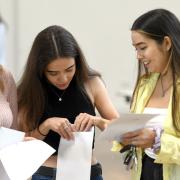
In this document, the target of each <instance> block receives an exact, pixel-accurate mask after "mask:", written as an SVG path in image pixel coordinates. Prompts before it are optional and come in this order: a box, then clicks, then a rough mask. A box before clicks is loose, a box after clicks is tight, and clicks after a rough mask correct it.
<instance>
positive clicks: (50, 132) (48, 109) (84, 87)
mask: <svg viewBox="0 0 180 180" xmlns="http://www.w3.org/2000/svg"><path fill="white" fill-rule="evenodd" d="M18 105H19V126H20V129H21V130H23V131H25V132H27V135H30V136H33V137H35V138H38V139H41V140H43V141H45V142H46V143H48V144H49V145H51V146H52V147H53V148H55V149H56V150H57V149H58V145H59V140H60V137H61V136H62V137H63V138H65V139H67V140H72V139H73V138H74V136H73V132H74V131H88V130H90V128H91V127H92V126H94V125H95V126H97V127H99V128H100V129H101V130H103V129H104V128H105V127H106V125H107V123H108V120H112V119H114V118H117V117H118V113H117V111H116V109H115V108H114V106H113V105H112V103H111V101H110V99H109V97H108V94H107V90H106V88H105V86H104V84H103V82H102V80H101V79H100V74H99V73H97V72H96V71H94V70H92V69H91V68H89V66H88V65H87V63H86V60H85V58H84V55H83V53H82V51H81V49H80V47H79V45H78V43H77V42H76V40H75V39H74V37H73V36H72V34H70V33H69V32H68V31H67V30H65V29H64V28H62V27H60V26H50V27H48V28H46V29H44V30H43V31H41V32H40V33H39V34H38V35H37V37H36V38H35V41H34V43H33V46H32V49H31V51H30V54H29V57H28V61H27V65H26V69H25V72H24V74H23V76H22V79H21V81H20V83H19V86H18ZM95 108H97V110H98V112H99V113H100V115H101V117H98V116H96V114H95ZM56 154H57V152H56V153H55V154H53V156H51V157H50V158H49V159H48V160H47V161H46V162H45V163H44V164H43V166H42V167H40V169H39V170H38V172H37V173H36V174H35V175H33V177H32V178H33V180H36V179H41V177H42V176H43V177H44V176H45V177H46V178H47V179H48V178H49V179H50V180H52V179H54V177H55V168H56V162H57V156H56ZM53 176H54V177H53ZM91 179H92V180H101V179H102V176H101V168H100V166H99V164H98V163H97V160H96V159H95V158H94V156H92V167H91Z"/></svg>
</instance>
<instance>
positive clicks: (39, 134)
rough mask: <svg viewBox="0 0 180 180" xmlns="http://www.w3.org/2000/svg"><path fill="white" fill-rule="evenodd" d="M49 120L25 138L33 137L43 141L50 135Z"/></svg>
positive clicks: (27, 133) (28, 133)
mask: <svg viewBox="0 0 180 180" xmlns="http://www.w3.org/2000/svg"><path fill="white" fill-rule="evenodd" d="M49 130H50V129H49V125H48V120H46V121H45V122H43V123H42V124H40V125H39V126H38V127H37V128H36V129H34V130H32V131H29V132H26V135H25V136H31V137H34V138H37V139H40V140H43V139H44V138H45V137H46V136H47V134H48V133H49Z"/></svg>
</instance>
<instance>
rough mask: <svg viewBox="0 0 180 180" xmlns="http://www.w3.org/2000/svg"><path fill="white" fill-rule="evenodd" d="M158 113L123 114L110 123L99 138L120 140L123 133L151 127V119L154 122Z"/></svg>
mask: <svg viewBox="0 0 180 180" xmlns="http://www.w3.org/2000/svg"><path fill="white" fill-rule="evenodd" d="M157 116H158V115H157V114H133V113H128V114H121V116H120V118H118V119H117V120H114V121H113V122H112V123H110V124H109V125H108V127H107V128H106V129H105V130H104V131H103V132H102V133H101V134H100V135H99V137H98V139H99V140H108V141H113V140H116V141H118V142H119V141H120V140H121V137H122V135H123V134H125V133H127V132H131V131H135V130H139V129H142V128H144V127H151V126H152V124H153V123H151V124H149V121H150V120H151V122H153V119H155V118H156V117H157Z"/></svg>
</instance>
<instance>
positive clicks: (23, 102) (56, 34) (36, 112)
mask: <svg viewBox="0 0 180 180" xmlns="http://www.w3.org/2000/svg"><path fill="white" fill-rule="evenodd" d="M61 57H73V58H74V59H75V64H76V73H75V80H76V82H77V84H78V86H79V87H80V89H81V91H82V92H83V93H86V94H87V92H86V90H85V88H84V83H85V82H86V81H87V80H88V79H90V78H92V77H94V76H100V74H99V73H98V72H96V71H95V70H93V69H91V68H90V67H89V66H88V64H87V62H86V59H85V57H84V55H83V52H82V50H81V49H80V46H79V45H78V43H77V41H76V40H75V38H74V37H73V35H72V34H71V33H70V32H68V31H67V30H66V29H64V28H63V27H61V26H57V25H54V26H50V27H47V28H46V29H44V30H43V31H41V32H40V33H39V34H38V35H37V37H36V38H35V40H34V42H33V45H32V48H31V51H30V54H29V57H28V60H27V64H26V69H25V71H24V74H23V76H22V78H21V80H20V82H19V85H18V107H19V109H20V111H21V113H22V112H23V118H21V119H22V121H21V122H20V129H22V130H25V131H28V130H33V129H34V128H35V127H36V125H37V120H38V118H40V117H41V116H42V113H43V110H44V106H45V100H46V99H45V98H46V97H45V89H44V88H43V79H44V71H45V68H46V67H47V65H48V64H49V63H50V62H52V61H53V60H55V59H57V58H61Z"/></svg>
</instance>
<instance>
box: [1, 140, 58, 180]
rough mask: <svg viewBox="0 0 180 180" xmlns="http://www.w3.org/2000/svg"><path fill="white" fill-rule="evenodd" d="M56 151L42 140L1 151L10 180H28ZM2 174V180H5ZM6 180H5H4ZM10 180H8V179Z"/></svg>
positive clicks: (2, 161)
mask: <svg viewBox="0 0 180 180" xmlns="http://www.w3.org/2000/svg"><path fill="white" fill-rule="evenodd" d="M54 152H55V150H54V149H53V148H52V147H50V146H49V145H47V144H46V143H44V142H43V141H40V140H31V141H23V142H18V143H15V144H12V145H9V146H6V147H5V148H3V149H1V151H0V160H1V163H2V165H3V166H4V169H5V171H6V172H4V173H2V174H3V175H4V176H6V173H7V175H8V177H9V179H10V180H27V179H28V178H29V177H30V176H31V175H32V174H33V173H34V172H35V171H36V170H37V169H38V168H39V167H40V166H41V165H42V164H43V163H44V161H45V160H46V159H47V158H48V157H49V156H51V155H52V154H53V153H54ZM2 174H0V179H3V177H2ZM3 180H4V179H3ZM6 180H8V179H6Z"/></svg>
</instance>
